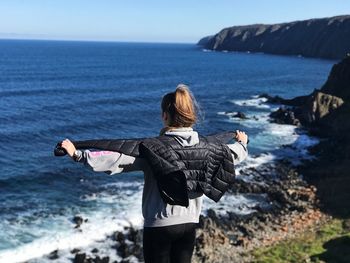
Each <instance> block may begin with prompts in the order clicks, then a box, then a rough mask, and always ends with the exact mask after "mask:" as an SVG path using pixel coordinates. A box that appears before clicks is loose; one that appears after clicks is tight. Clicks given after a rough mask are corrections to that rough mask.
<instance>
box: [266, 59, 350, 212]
mask: <svg viewBox="0 0 350 263" xmlns="http://www.w3.org/2000/svg"><path fill="white" fill-rule="evenodd" d="M264 96H265V95H264ZM267 97H268V96H267ZM268 99H269V100H270V101H271V102H278V103H282V104H286V105H287V106H286V107H282V108H280V109H279V110H278V111H276V112H275V113H273V114H272V115H271V117H272V118H274V119H275V121H277V122H279V123H289V124H293V122H294V123H295V124H296V123H301V125H302V126H304V127H305V128H307V129H308V130H309V131H310V132H311V133H313V134H315V135H318V136H322V137H323V140H321V142H320V143H319V144H318V145H316V146H315V147H313V148H312V149H311V151H312V152H313V153H314V154H315V155H316V156H317V157H318V159H317V160H314V161H312V162H309V163H305V165H304V166H302V167H300V172H301V173H302V174H303V175H304V178H305V179H307V180H308V181H309V182H310V183H312V184H314V185H315V186H316V187H317V193H318V196H319V198H320V200H321V203H322V206H323V209H324V210H325V211H326V212H328V213H330V214H332V215H336V216H340V217H343V218H348V217H350V202H349V200H350V165H349V164H350V122H349V119H350V57H349V56H348V57H345V58H344V59H343V60H342V61H340V62H339V63H337V64H335V65H334V66H333V68H332V70H331V72H330V74H329V76H328V80H327V81H326V83H325V84H324V85H323V86H322V87H321V89H320V90H315V91H314V92H313V93H311V94H310V95H307V96H301V97H297V98H294V99H292V100H283V99H282V98H279V97H272V98H271V97H269V98H268Z"/></svg>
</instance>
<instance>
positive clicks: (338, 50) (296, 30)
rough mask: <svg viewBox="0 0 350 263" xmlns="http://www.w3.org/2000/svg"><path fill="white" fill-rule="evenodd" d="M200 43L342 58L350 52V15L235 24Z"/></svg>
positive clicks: (215, 46)
mask: <svg viewBox="0 0 350 263" xmlns="http://www.w3.org/2000/svg"><path fill="white" fill-rule="evenodd" d="M197 45H200V46H203V47H204V48H206V49H211V50H228V51H250V52H264V53H270V54H281V55H302V56H305V57H319V58H328V59H339V58H343V57H344V56H345V55H346V54H347V53H349V52H350V15H344V16H336V17H331V18H320V19H310V20H304V21H294V22H289V23H281V24H271V25H265V24H255V25H247V26H233V27H228V28H224V29H223V30H221V31H220V32H219V33H217V34H215V35H214V36H207V37H204V38H202V39H201V40H200V41H199V42H198V43H197Z"/></svg>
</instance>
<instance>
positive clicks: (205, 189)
mask: <svg viewBox="0 0 350 263" xmlns="http://www.w3.org/2000/svg"><path fill="white" fill-rule="evenodd" d="M139 150H140V155H141V157H143V158H145V159H147V160H148V162H149V164H150V166H151V168H152V171H153V173H154V175H155V177H156V180H157V183H158V188H159V191H160V193H161V196H162V198H163V200H164V201H165V202H166V203H169V204H171V205H181V206H188V204H189V198H188V194H189V192H200V193H204V194H205V195H206V196H207V197H209V198H210V199H212V200H214V201H216V202H217V201H219V200H220V198H221V197H222V196H223V194H224V193H225V192H226V191H227V190H228V188H229V187H230V185H231V184H232V183H233V181H234V179H235V170H234V165H233V159H232V154H231V150H230V149H229V148H228V146H227V145H226V144H223V143H221V142H220V141H219V140H215V138H212V139H210V138H206V137H203V136H200V137H199V143H198V144H196V145H194V146H190V147H183V146H182V145H181V144H179V143H178V142H177V141H176V139H175V138H174V137H173V136H166V135H164V136H159V137H156V138H151V139H146V140H144V141H143V142H142V143H141V145H140V149H139Z"/></svg>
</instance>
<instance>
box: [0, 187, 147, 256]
mask: <svg viewBox="0 0 350 263" xmlns="http://www.w3.org/2000/svg"><path fill="white" fill-rule="evenodd" d="M102 196H103V198H101V199H102V200H99V199H97V200H99V201H100V202H101V203H106V200H108V195H107V194H105V195H102ZM109 198H110V200H114V202H116V200H115V196H110V197H109ZM104 199H105V200H104ZM130 199H131V200H130ZM118 201H120V200H118ZM123 202H124V206H125V209H122V208H120V209H118V208H117V207H111V206H100V208H101V209H100V210H99V211H93V212H86V213H81V214H80V215H81V216H82V217H83V218H84V219H85V218H87V219H88V221H87V222H84V223H83V224H82V225H81V226H80V229H75V228H74V224H72V222H70V220H69V219H68V216H61V218H53V219H52V220H56V221H57V220H60V221H61V224H58V225H61V226H60V227H57V228H56V229H52V227H51V228H48V226H47V228H48V229H46V230H44V226H43V225H41V224H38V225H37V226H36V227H35V228H32V229H31V231H32V232H33V233H34V234H35V233H36V232H38V233H42V234H43V236H42V237H41V238H37V239H35V240H34V241H32V242H30V243H27V244H23V245H19V246H18V247H16V248H15V249H7V250H2V251H0V262H6V263H12V262H22V261H28V260H31V259H35V261H33V262H44V260H45V258H42V259H37V258H39V257H43V256H44V255H45V254H47V253H50V252H51V251H54V250H57V249H58V250H59V251H60V253H66V256H67V257H68V256H69V254H70V253H69V250H71V249H73V248H80V247H88V246H90V245H94V246H95V245H96V242H97V243H98V241H99V240H105V239H106V237H107V236H108V235H110V234H112V233H113V232H114V231H122V230H123V229H124V227H127V226H131V225H132V226H134V227H137V228H140V227H141V226H142V224H143V219H142V216H141V192H136V193H135V192H134V195H133V196H132V197H131V198H129V200H122V201H121V203H123ZM118 205H119V204H118ZM120 207H123V205H121V206H120ZM56 223H57V222H56ZM18 227H21V226H20V225H19V226H18ZM65 250H67V251H66V252H62V251H65ZM115 254H116V253H115V252H114V253H111V254H110V255H109V256H110V257H111V260H112V261H113V260H119V259H118V258H117V256H116V255H115ZM113 258H115V259H113ZM60 260H61V257H60ZM60 262H63V259H62V261H60ZM67 262H69V261H67ZM70 262H71V261H70Z"/></svg>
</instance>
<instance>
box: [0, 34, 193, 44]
mask: <svg viewBox="0 0 350 263" xmlns="http://www.w3.org/2000/svg"><path fill="white" fill-rule="evenodd" d="M0 40H19V41H57V42H101V43H135V44H136V43H140V44H142V43H143V44H194V45H196V44H197V43H198V41H197V42H171V41H146V40H98V39H60V38H11V37H1V36H0Z"/></svg>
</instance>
